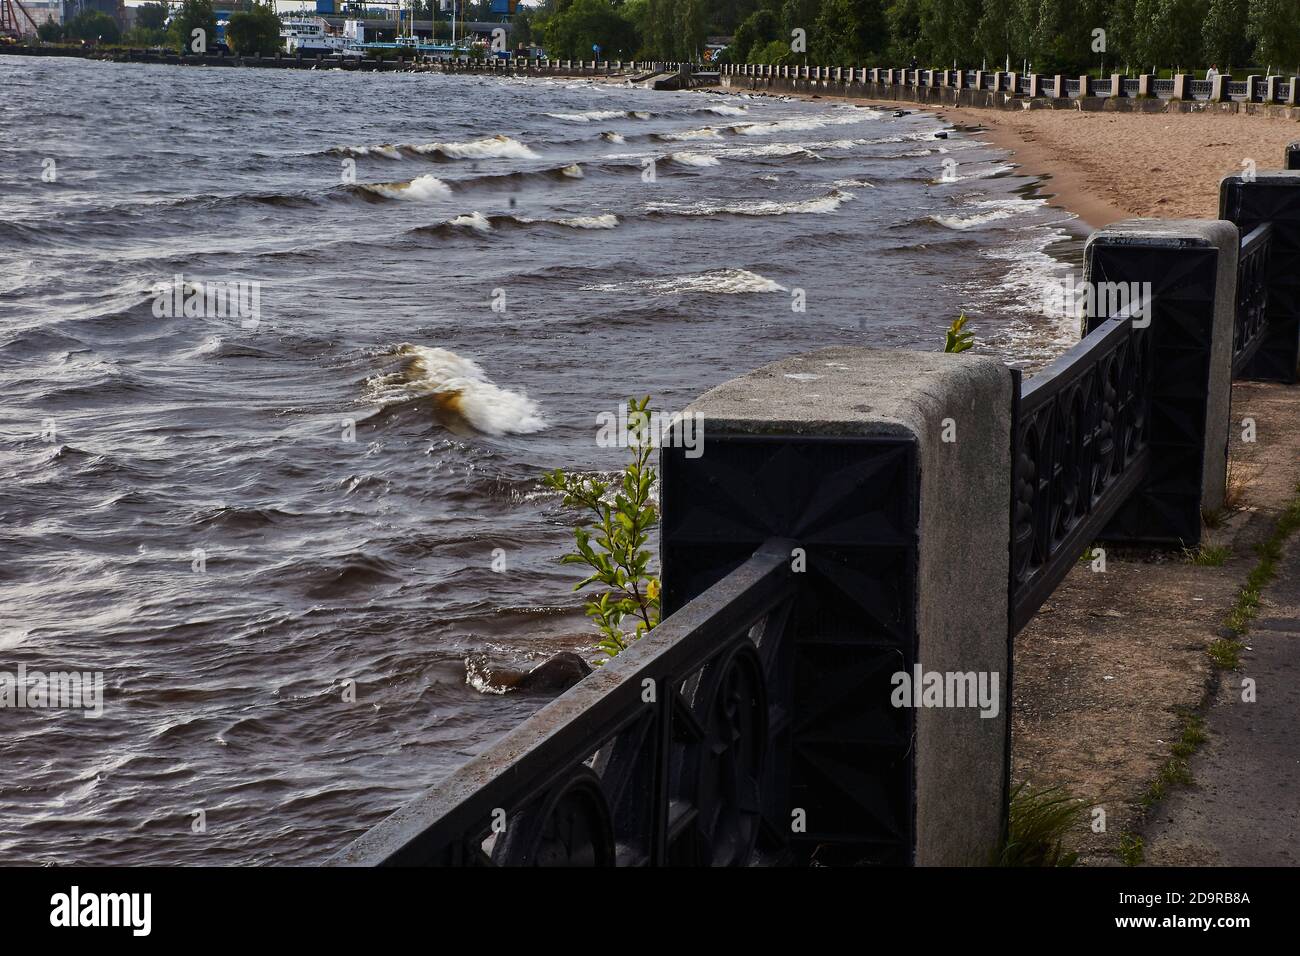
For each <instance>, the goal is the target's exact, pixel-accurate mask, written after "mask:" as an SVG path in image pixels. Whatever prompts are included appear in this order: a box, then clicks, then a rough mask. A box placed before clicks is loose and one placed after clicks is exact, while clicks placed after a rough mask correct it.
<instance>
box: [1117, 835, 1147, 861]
mask: <svg viewBox="0 0 1300 956" xmlns="http://www.w3.org/2000/svg"><path fill="white" fill-rule="evenodd" d="M1142 851H1143V845H1142V838H1141V837H1140V836H1138V835H1137V834H1136V833H1124V834H1121V835H1120V838H1119V861H1120V862H1121V863H1123V864H1124V865H1125V866H1141V865H1142Z"/></svg>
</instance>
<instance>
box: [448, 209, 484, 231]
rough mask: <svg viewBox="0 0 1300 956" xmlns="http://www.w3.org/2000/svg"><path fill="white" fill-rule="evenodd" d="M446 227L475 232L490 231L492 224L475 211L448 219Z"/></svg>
mask: <svg viewBox="0 0 1300 956" xmlns="http://www.w3.org/2000/svg"><path fill="white" fill-rule="evenodd" d="M447 225H449V226H456V227H457V228H461V229H473V230H474V231H475V232H491V231H492V223H491V222H489V221H488V217H487V216H485V215H483V214H482V213H481V212H478V211H477V210H476V211H474V212H470V213H465V214H464V215H461V216H457V217H456V218H454V219H449V220H447Z"/></svg>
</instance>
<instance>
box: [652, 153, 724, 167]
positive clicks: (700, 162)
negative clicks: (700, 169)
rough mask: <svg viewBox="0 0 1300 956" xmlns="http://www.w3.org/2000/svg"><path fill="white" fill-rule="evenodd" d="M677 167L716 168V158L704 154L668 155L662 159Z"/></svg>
mask: <svg viewBox="0 0 1300 956" xmlns="http://www.w3.org/2000/svg"><path fill="white" fill-rule="evenodd" d="M664 158H665V159H667V160H668V161H669V162H672V163H676V164H677V165H678V166H717V165H718V157H716V156H709V155H707V154H705V153H669V154H668V155H667V156H665V157H664Z"/></svg>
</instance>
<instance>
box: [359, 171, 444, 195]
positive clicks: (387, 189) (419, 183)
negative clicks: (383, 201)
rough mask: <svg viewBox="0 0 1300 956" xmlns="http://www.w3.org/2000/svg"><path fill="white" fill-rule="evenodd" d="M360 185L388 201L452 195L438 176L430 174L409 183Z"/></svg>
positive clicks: (417, 177)
mask: <svg viewBox="0 0 1300 956" xmlns="http://www.w3.org/2000/svg"><path fill="white" fill-rule="evenodd" d="M360 185H361V188H362V189H364V190H366V191H367V192H371V193H374V194H375V195H376V196H384V197H386V198H388V199H409V200H428V199H445V198H447V197H448V196H450V195H451V187H450V186H448V185H447V184H446V183H445V182H443V181H442V180H441V179H439V178H438V177H437V176H432V175H430V174H428V173H426V174H425V175H423V176H416V177H415V178H414V179H412V180H410V181H409V182H401V183H361V184H360Z"/></svg>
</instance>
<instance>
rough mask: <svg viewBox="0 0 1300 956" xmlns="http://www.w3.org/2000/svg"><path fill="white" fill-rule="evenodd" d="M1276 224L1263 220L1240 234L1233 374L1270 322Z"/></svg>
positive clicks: (1245, 361)
mask: <svg viewBox="0 0 1300 956" xmlns="http://www.w3.org/2000/svg"><path fill="white" fill-rule="evenodd" d="M1272 240H1273V227H1272V226H1271V225H1270V224H1268V223H1264V224H1263V225H1261V226H1257V227H1255V228H1254V229H1252V230H1251V231H1250V232H1249V233H1248V234H1246V235H1244V236H1242V238H1241V253H1240V255H1239V256H1238V258H1237V310H1236V321H1235V322H1234V323H1233V334H1232V374H1233V376H1234V377H1235V376H1240V375H1241V374H1242V373H1243V372H1244V371H1245V370H1246V366H1247V365H1249V364H1250V361H1251V359H1253V358H1254V357H1255V353H1256V352H1258V351H1259V346H1260V344H1261V343H1262V342H1263V341H1264V332H1265V329H1266V328H1267V326H1268V266H1269V259H1270V255H1271V253H1272V250H1273V241H1272Z"/></svg>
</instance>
